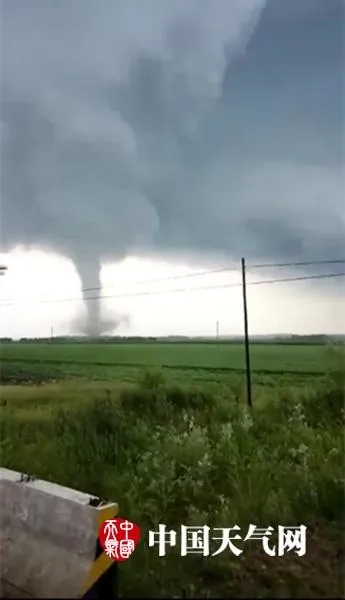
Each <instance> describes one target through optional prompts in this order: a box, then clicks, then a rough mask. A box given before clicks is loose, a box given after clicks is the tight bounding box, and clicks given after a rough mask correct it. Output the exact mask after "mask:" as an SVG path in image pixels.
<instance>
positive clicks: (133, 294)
mask: <svg viewBox="0 0 345 600" xmlns="http://www.w3.org/2000/svg"><path fill="white" fill-rule="evenodd" d="M337 277H345V272H343V273H328V274H324V275H305V276H301V277H285V278H282V279H266V280H262V281H251V282H248V283H247V287H249V286H253V285H272V284H276V283H292V282H297V281H312V280H317V279H334V278H337ZM236 287H242V283H225V284H222V285H211V286H197V287H192V288H173V289H171V290H156V291H152V290H151V291H146V292H130V293H127V294H109V295H108V294H107V295H100V296H91V297H88V298H83V301H84V302H88V301H92V300H108V299H111V298H117V299H119V298H136V297H144V296H158V295H164V294H176V293H185V292H196V291H208V290H221V289H229V288H236ZM79 300H80V298H64V299H48V300H41V301H35V304H60V303H67V302H77V301H79ZM13 304H14V303H13ZM13 304H0V307H1V306H12V305H13Z"/></svg>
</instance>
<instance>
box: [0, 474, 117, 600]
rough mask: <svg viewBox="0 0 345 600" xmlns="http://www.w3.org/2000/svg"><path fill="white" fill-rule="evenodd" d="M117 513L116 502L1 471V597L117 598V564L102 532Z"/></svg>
mask: <svg viewBox="0 0 345 600" xmlns="http://www.w3.org/2000/svg"><path fill="white" fill-rule="evenodd" d="M117 514H118V505H117V504H115V503H111V504H105V503H102V502H101V501H100V499H99V498H97V497H95V496H89V495H88V494H84V493H82V492H78V491H75V490H72V489H70V488H66V487H62V486H60V485H55V484H53V483H48V482H46V481H42V480H39V479H34V478H31V477H30V476H27V475H23V474H21V473H18V472H16V471H10V470H9V469H0V578H1V582H2V590H0V592H1V596H2V597H4V596H5V595H6V596H7V597H9V596H10V595H11V596H12V597H16V598H19V597H22V598H24V597H28V596H31V597H34V598H97V597H101V596H102V597H103V596H106V597H108V598H110V597H114V596H115V595H116V593H115V592H114V591H113V588H114V584H115V580H116V564H115V563H114V562H113V561H112V560H110V559H109V558H108V557H107V555H106V554H105V553H104V552H103V550H102V548H101V547H100V545H99V543H98V530H99V527H100V525H101V523H102V522H103V521H105V520H106V519H111V518H114V517H115V516H116V515H117ZM11 590H13V592H11Z"/></svg>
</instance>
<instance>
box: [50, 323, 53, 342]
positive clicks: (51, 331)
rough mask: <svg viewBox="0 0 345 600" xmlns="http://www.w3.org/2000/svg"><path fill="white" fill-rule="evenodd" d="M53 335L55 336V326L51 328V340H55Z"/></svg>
mask: <svg viewBox="0 0 345 600" xmlns="http://www.w3.org/2000/svg"><path fill="white" fill-rule="evenodd" d="M53 337H54V327H53V326H51V328H50V339H51V341H52V340H53Z"/></svg>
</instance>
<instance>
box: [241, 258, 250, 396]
mask: <svg viewBox="0 0 345 600" xmlns="http://www.w3.org/2000/svg"><path fill="white" fill-rule="evenodd" d="M241 264H242V292H243V315H244V348H245V357H246V381H247V402H248V406H249V407H250V408H251V407H252V381H251V371H250V351H249V334H248V308H247V286H246V262H245V259H244V258H242V260H241Z"/></svg>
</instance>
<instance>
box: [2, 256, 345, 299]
mask: <svg viewBox="0 0 345 600" xmlns="http://www.w3.org/2000/svg"><path fill="white" fill-rule="evenodd" d="M336 264H345V259H335V260H316V261H300V262H290V263H260V264H254V265H251V266H250V265H249V266H247V267H246V271H247V272H248V271H253V270H254V269H265V268H275V269H279V268H285V267H302V266H321V265H336ZM231 271H233V272H236V271H237V272H238V273H240V267H239V266H238V267H235V266H227V267H220V268H218V269H211V270H207V271H197V272H194V273H187V274H185V275H172V276H169V277H159V278H154V279H146V280H138V281H132V282H129V283H128V285H130V286H132V285H144V284H152V283H164V282H166V281H178V280H182V279H192V278H196V277H203V276H207V275H213V274H217V273H226V272H231ZM114 285H116V284H111V285H107V286H95V287H88V288H81V290H80V292H81V293H82V294H83V295H84V294H85V293H87V292H97V291H101V290H104V289H109V288H112V287H114ZM236 285H237V284H236ZM210 289H211V288H210ZM214 289H216V288H214ZM78 292H79V290H78ZM111 297H117V296H102V297H101V298H111ZM121 297H124V296H121ZM89 299H90V300H95V299H96V298H93V297H92V298H89ZM62 301H66V302H67V301H68V302H72V301H73V299H68V300H62ZM12 302H13V301H12V300H10V299H9V300H4V301H3V302H2V303H1V304H0V306H8V305H9V304H12ZM38 302H40V303H45V302H58V300H56V299H49V298H47V299H42V300H40V301H38ZM8 303H9V304H8Z"/></svg>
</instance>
